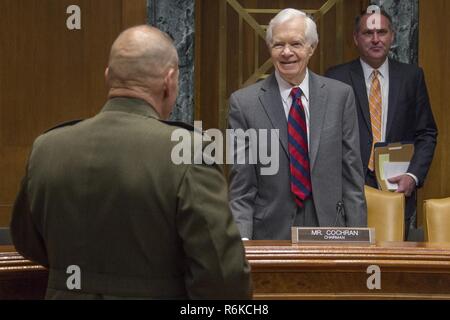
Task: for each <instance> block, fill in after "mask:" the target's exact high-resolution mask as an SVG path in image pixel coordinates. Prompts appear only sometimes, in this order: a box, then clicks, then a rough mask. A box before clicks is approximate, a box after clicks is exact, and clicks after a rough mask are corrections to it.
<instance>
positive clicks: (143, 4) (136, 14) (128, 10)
mask: <svg viewBox="0 0 450 320" xmlns="http://www.w3.org/2000/svg"><path fill="white" fill-rule="evenodd" d="M151 1H155V0H151ZM145 23H147V0H122V30H123V29H126V28H129V27H132V26H135V25H138V24H145Z"/></svg>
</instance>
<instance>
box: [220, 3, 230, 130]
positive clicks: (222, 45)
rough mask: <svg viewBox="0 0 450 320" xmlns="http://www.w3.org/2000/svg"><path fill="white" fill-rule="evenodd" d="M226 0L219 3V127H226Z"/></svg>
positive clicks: (223, 128)
mask: <svg viewBox="0 0 450 320" xmlns="http://www.w3.org/2000/svg"><path fill="white" fill-rule="evenodd" d="M227 2H228V1H227V0H220V3H219V129H221V130H225V129H226V123H225V121H226V111H227V106H226V100H227V97H226V90H227Z"/></svg>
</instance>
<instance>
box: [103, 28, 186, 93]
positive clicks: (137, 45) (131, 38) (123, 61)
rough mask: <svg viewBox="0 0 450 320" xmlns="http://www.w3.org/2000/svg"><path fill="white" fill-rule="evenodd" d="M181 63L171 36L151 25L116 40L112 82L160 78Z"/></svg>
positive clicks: (134, 81) (110, 58)
mask: <svg viewBox="0 0 450 320" xmlns="http://www.w3.org/2000/svg"><path fill="white" fill-rule="evenodd" d="M177 64H178V56H177V52H176V49H175V47H174V46H173V44H172V40H171V39H170V38H169V36H168V35H167V34H165V33H163V32H162V31H160V30H158V29H157V28H154V27H151V26H147V25H142V26H136V27H132V28H130V29H127V30H125V31H123V32H122V33H121V34H120V35H119V36H118V38H117V39H116V40H115V41H114V44H113V45H112V47H111V52H110V56H109V65H108V68H109V79H108V80H109V81H111V82H112V83H118V84H127V83H131V84H134V83H136V82H139V81H142V80H143V81H145V80H146V79H149V78H160V77H162V76H163V75H164V72H165V71H166V70H167V69H168V68H170V67H176V66H177Z"/></svg>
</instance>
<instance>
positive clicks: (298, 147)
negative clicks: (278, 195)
mask: <svg viewBox="0 0 450 320" xmlns="http://www.w3.org/2000/svg"><path fill="white" fill-rule="evenodd" d="M291 96H292V106H291V109H290V110H289V117H288V149H289V158H290V169H291V191H292V193H293V194H294V196H295V202H296V203H297V205H299V206H300V207H302V208H303V206H304V202H305V200H307V199H308V198H309V197H310V196H311V194H312V188H311V176H310V169H309V156H308V133H307V127H306V116H305V110H304V107H303V104H302V100H301V96H302V91H301V90H300V88H298V87H296V88H292V91H291Z"/></svg>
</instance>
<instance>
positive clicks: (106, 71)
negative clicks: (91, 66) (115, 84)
mask: <svg viewBox="0 0 450 320" xmlns="http://www.w3.org/2000/svg"><path fill="white" fill-rule="evenodd" d="M108 78H109V67H106V69H105V81H106V83H108Z"/></svg>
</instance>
